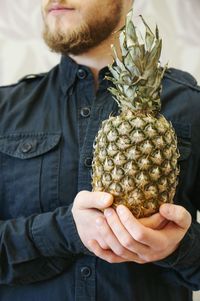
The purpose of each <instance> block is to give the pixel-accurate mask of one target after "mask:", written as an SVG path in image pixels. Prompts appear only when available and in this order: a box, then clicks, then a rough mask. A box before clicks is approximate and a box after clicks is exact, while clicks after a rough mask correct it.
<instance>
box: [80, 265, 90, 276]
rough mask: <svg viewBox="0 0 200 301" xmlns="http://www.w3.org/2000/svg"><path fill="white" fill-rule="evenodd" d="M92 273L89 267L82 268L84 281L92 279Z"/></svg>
mask: <svg viewBox="0 0 200 301" xmlns="http://www.w3.org/2000/svg"><path fill="white" fill-rule="evenodd" d="M91 273H92V271H91V268H90V267H88V266H84V267H82V268H81V276H82V278H83V279H87V278H89V277H90V275H91Z"/></svg>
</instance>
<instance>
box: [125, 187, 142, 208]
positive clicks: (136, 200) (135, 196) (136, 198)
mask: <svg viewBox="0 0 200 301" xmlns="http://www.w3.org/2000/svg"><path fill="white" fill-rule="evenodd" d="M128 201H129V204H130V205H138V204H141V203H142V202H143V201H144V195H143V193H142V192H141V190H140V189H135V190H133V192H131V193H130V195H129V199H128Z"/></svg>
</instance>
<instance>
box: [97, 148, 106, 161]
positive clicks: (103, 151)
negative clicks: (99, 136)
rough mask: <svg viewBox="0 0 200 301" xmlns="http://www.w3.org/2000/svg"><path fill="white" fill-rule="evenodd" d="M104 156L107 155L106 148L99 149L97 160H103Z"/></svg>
mask: <svg viewBox="0 0 200 301" xmlns="http://www.w3.org/2000/svg"><path fill="white" fill-rule="evenodd" d="M106 156H107V151H106V149H103V148H102V149H100V151H99V156H98V157H99V161H100V162H103V161H104V160H105V158H106Z"/></svg>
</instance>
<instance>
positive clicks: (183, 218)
mask: <svg viewBox="0 0 200 301" xmlns="http://www.w3.org/2000/svg"><path fill="white" fill-rule="evenodd" d="M160 213H161V215H162V216H163V217H165V218H166V219H168V220H170V221H172V222H174V223H175V224H177V225H178V226H179V227H180V228H183V229H188V228H189V227H190V225H191V221H192V218H191V215H190V213H189V212H188V211H187V210H186V209H185V208H184V207H182V206H179V205H175V204H169V203H168V204H163V205H161V207H160Z"/></svg>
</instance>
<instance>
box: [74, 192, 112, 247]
mask: <svg viewBox="0 0 200 301" xmlns="http://www.w3.org/2000/svg"><path fill="white" fill-rule="evenodd" d="M112 202H113V197H112V196H111V195H110V194H108V193H105V192H89V191H81V192H79V193H78V194H77V196H76V198H75V200H74V204H73V207H72V215H73V218H74V221H75V223H76V227H77V230H78V234H79V236H80V239H81V240H82V242H83V244H84V245H85V246H86V247H87V248H88V241H89V240H90V239H95V240H96V241H97V242H98V244H99V246H101V248H103V249H106V248H108V245H107V244H106V243H105V242H104V239H103V238H102V237H101V236H100V235H99V233H98V230H97V229H96V227H95V224H96V220H97V218H102V219H104V215H103V212H102V210H103V209H106V208H108V207H110V206H111V205H112Z"/></svg>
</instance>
